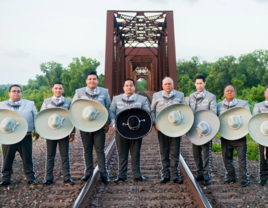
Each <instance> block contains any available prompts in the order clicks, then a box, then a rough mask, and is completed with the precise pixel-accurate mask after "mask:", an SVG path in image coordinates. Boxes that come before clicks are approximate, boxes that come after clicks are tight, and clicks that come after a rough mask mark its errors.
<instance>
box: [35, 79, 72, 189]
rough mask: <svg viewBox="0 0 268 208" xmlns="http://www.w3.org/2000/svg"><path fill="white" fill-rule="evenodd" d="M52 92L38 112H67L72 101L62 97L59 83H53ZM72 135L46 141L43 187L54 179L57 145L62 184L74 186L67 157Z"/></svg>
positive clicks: (61, 88)
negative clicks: (63, 110)
mask: <svg viewBox="0 0 268 208" xmlns="http://www.w3.org/2000/svg"><path fill="white" fill-rule="evenodd" d="M52 92H53V93H54V96H53V97H50V98H47V99H45V100H44V103H43V105H42V107H41V110H40V111H42V110H45V109H48V108H65V109H67V110H69V109H70V106H71V103H72V101H71V100H70V99H69V98H66V97H63V96H62V93H63V92H64V88H63V85H62V83H61V82H55V83H54V84H53V87H52ZM74 130H75V128H74ZM74 134H75V132H74V131H73V132H72V133H71V134H70V135H69V136H67V137H65V138H62V139H58V140H49V139H47V140H46V143H47V158H46V176H45V182H44V184H45V185H50V184H52V183H53V178H54V176H53V169H54V163H55V161H54V160H55V155H56V150H57V144H59V150H60V155H61V162H62V172H63V175H64V176H63V181H64V183H68V184H71V185H73V184H74V182H73V180H72V179H71V174H70V156H69V142H72V141H73V140H74Z"/></svg>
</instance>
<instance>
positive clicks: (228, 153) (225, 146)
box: [217, 98, 250, 182]
mask: <svg viewBox="0 0 268 208" xmlns="http://www.w3.org/2000/svg"><path fill="white" fill-rule="evenodd" d="M231 102H233V104H232V105H233V106H229V102H228V101H226V99H224V100H223V101H221V102H220V103H218V104H217V112H218V115H221V114H222V113H223V112H225V111H227V110H228V109H230V108H233V107H244V108H246V109H248V110H249V112H250V109H249V106H248V102H247V101H245V100H240V99H236V98H234V99H233V100H232V101H231ZM224 104H225V105H224ZM221 149H222V158H223V162H224V165H225V168H226V171H227V173H226V176H225V177H226V178H227V179H231V180H235V179H236V174H235V168H234V163H233V150H234V149H235V150H236V151H237V155H238V163H239V174H240V180H241V182H247V181H248V176H249V175H248V167H247V138H246V137H242V138H241V139H238V140H234V141H231V140H227V139H225V138H223V137H222V138H221Z"/></svg>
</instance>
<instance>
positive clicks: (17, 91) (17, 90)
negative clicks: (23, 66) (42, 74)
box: [11, 90, 21, 93]
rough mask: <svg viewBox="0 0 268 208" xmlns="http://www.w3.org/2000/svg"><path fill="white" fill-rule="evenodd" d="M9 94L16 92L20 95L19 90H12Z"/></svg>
mask: <svg viewBox="0 0 268 208" xmlns="http://www.w3.org/2000/svg"><path fill="white" fill-rule="evenodd" d="M11 92H12V93H16V92H17V93H21V91H20V90H12V91H11Z"/></svg>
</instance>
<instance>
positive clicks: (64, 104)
mask: <svg viewBox="0 0 268 208" xmlns="http://www.w3.org/2000/svg"><path fill="white" fill-rule="evenodd" d="M52 99H53V97H50V98H46V99H45V100H44V102H43V104H42V106H41V109H40V111H42V110H45V109H47V108H64V109H67V110H70V106H71V104H72V101H71V99H69V98H66V97H63V96H61V104H60V105H58V106H56V105H55V103H54V102H52Z"/></svg>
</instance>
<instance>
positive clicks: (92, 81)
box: [86, 74, 99, 90]
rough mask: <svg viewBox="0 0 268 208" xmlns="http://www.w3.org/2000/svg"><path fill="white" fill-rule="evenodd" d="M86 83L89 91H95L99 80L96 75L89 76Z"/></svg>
mask: <svg viewBox="0 0 268 208" xmlns="http://www.w3.org/2000/svg"><path fill="white" fill-rule="evenodd" d="M86 83H87V86H88V88H89V89H91V90H94V89H95V88H96V87H97V86H98V83H99V80H98V79H97V76H96V75H94V74H93V75H88V76H87V79H86Z"/></svg>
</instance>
